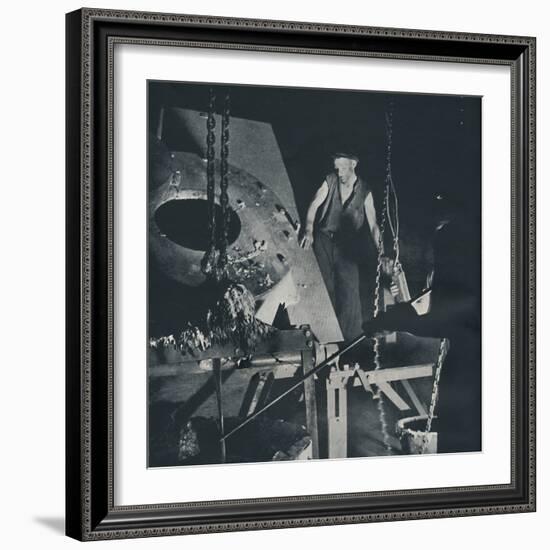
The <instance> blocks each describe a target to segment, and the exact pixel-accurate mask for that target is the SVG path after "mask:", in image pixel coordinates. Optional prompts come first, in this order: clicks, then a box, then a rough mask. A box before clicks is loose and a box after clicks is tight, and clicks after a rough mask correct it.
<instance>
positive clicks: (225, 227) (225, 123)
mask: <svg viewBox="0 0 550 550" xmlns="http://www.w3.org/2000/svg"><path fill="white" fill-rule="evenodd" d="M229 116H230V99H229V94H226V96H225V100H224V106H223V115H222V143H221V179H220V206H221V222H222V235H221V242H220V258H219V264H218V267H219V271H220V276H225V275H226V267H227V241H228V233H229V223H230V210H229V197H228V194H227V188H228V185H229V181H228V172H229V162H228V158H229Z"/></svg>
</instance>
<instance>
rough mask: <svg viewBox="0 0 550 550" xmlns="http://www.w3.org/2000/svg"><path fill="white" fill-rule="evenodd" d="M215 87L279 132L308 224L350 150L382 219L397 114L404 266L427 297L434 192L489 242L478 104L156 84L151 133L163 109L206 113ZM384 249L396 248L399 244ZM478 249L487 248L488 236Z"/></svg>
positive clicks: (170, 138) (234, 112)
mask: <svg viewBox="0 0 550 550" xmlns="http://www.w3.org/2000/svg"><path fill="white" fill-rule="evenodd" d="M210 88H213V89H214V90H215V92H216V94H217V95H218V97H221V96H223V95H224V94H225V93H226V92H229V93H230V96H231V116H234V117H239V118H245V119H252V120H258V121H264V122H268V123H270V124H271V125H272V128H273V131H274V133H275V136H276V138H277V142H278V144H279V147H280V150H281V154H282V156H283V160H284V163H285V166H286V169H287V172H288V175H289V177H290V181H291V184H292V186H293V189H294V194H295V198H296V203H297V207H298V211H299V213H300V217H301V219H302V221H303V220H304V217H305V212H306V210H307V206H308V204H309V201H310V200H311V198H312V196H313V194H314V193H315V191H316V189H317V188H318V187H319V185H320V184H321V182H322V181H323V179H324V177H325V176H326V174H327V173H329V172H330V171H331V170H332V159H331V156H330V155H331V153H333V152H335V151H339V150H342V149H351V150H353V151H354V152H355V153H356V154H357V155H358V157H359V159H360V163H359V165H358V168H357V171H358V173H359V174H360V175H361V176H362V177H363V178H364V179H365V180H366V181H367V183H368V184H369V185H370V187H371V188H372V189H373V193H374V197H375V202H376V206H377V211H378V212H380V210H381V206H382V200H383V196H382V195H383V190H384V182H385V173H386V123H385V117H386V113H389V112H391V113H392V120H393V142H392V155H391V158H392V161H391V167H392V174H393V180H394V183H395V186H396V189H397V194H398V198H399V213H400V224H401V229H400V242H401V260H402V263H403V265H404V268H405V271H406V274H407V279H408V282H409V287H410V289H411V293H412V294H415V293H417V292H419V291H420V290H422V288H423V287H424V284H425V278H426V274H427V272H428V271H429V270H430V269H431V262H432V258H431V241H432V236H433V224H434V221H433V211H432V210H433V197H434V195H435V194H438V193H440V194H443V195H444V196H445V197H446V198H447V199H448V200H449V201H450V202H451V203H452V205H453V208H454V209H455V210H456V212H457V215H458V217H459V219H460V222H461V223H463V224H465V225H467V226H468V227H469V228H470V229H471V230H472V232H473V234H479V235H481V218H480V215H481V98H480V97H474V96H454V95H431V94H409V93H385V92H367V91H350V90H332V89H331V90H327V89H311V88H278V87H266V86H235V85H210V84H202V83H175V82H174V83H172V82H157V81H152V82H150V83H149V110H148V116H149V129H150V132H152V133H154V131H155V129H156V126H157V124H158V117H159V112H160V108H161V107H162V106H172V107H182V108H187V109H195V110H199V111H207V110H208V101H209V89H210ZM219 103H221V102H219ZM174 128H175V127H174V126H173V125H172V126H171V125H170V124H166V125H165V134H164V143H165V145H166V146H167V147H168V149H172V148H173V149H175V148H179V149H181V147H182V137H181V135H174ZM386 234H387V236H388V234H389V231H387V232H386ZM386 244H387V246H388V245H389V246H390V247H391V241H388V242H387V243H386ZM471 244H472V245H473V246H476V247H478V248H479V249H480V246H481V239H479V241H478V242H477V243H471ZM476 268H477V269H479V266H476ZM166 284H168V283H166Z"/></svg>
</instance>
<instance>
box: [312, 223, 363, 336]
mask: <svg viewBox="0 0 550 550" xmlns="http://www.w3.org/2000/svg"><path fill="white" fill-rule="evenodd" d="M313 250H314V251H315V255H316V257H317V262H318V264H319V269H320V270H321V274H322V275H323V280H324V282H325V285H326V288H327V291H328V293H329V296H330V299H331V301H332V305H333V307H334V311H335V313H336V318H337V319H338V323H339V324H340V329H341V330H342V335H343V336H344V339H345V340H351V339H352V338H355V337H356V336H358V335H359V334H361V332H362V329H361V325H362V319H363V315H362V301H361V285H360V266H359V263H358V257H357V254H355V257H354V254H353V244H352V243H349V242H345V241H343V240H342V239H341V237H338V236H336V235H334V236H330V235H328V234H326V233H323V232H321V231H317V232H316V233H315V235H314V239H313ZM356 252H357V251H356Z"/></svg>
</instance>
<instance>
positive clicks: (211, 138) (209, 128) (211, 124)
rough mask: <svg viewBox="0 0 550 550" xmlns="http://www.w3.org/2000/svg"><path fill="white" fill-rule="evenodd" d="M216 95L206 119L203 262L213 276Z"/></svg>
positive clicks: (204, 267)
mask: <svg viewBox="0 0 550 550" xmlns="http://www.w3.org/2000/svg"><path fill="white" fill-rule="evenodd" d="M215 105H216V94H215V93H214V90H213V89H212V88H211V89H210V101H209V105H208V118H207V119H206V201H207V203H208V236H209V242H208V249H207V250H206V252H205V254H204V256H203V258H202V261H201V269H202V272H203V273H204V274H205V275H210V274H212V271H213V270H214V266H215V263H216V196H215V194H216V166H215V162H216V151H215V149H214V144H215V142H216V135H215V128H216V118H215V113H214V111H215Z"/></svg>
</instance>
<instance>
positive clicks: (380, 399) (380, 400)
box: [372, 115, 392, 452]
mask: <svg viewBox="0 0 550 550" xmlns="http://www.w3.org/2000/svg"><path fill="white" fill-rule="evenodd" d="M390 117H391V115H390ZM391 145H392V131H391V118H389V117H388V116H386V181H385V186H384V204H383V208H382V215H381V220H380V226H379V234H378V243H377V244H378V263H377V265H376V280H375V285H374V313H373V316H374V318H375V319H376V317H377V316H378V314H379V313H380V310H381V304H380V299H381V297H380V289H381V279H382V262H383V256H384V231H385V229H386V212H387V208H388V197H389V180H390V178H391ZM372 349H373V353H374V370H375V371H377V370H380V368H381V363H380V338H379V337H375V338H374V339H373V346H372ZM374 397H375V399H376V407H377V409H378V416H379V419H380V428H381V431H382V438H383V441H384V446H385V447H386V450H387V451H388V452H391V451H392V447H391V444H390V436H389V434H388V423H387V421H386V408H385V403H384V395H383V393H382V392H381V391H380V388H378V389H377V390H376V393H375V395H374Z"/></svg>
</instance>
